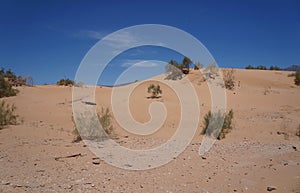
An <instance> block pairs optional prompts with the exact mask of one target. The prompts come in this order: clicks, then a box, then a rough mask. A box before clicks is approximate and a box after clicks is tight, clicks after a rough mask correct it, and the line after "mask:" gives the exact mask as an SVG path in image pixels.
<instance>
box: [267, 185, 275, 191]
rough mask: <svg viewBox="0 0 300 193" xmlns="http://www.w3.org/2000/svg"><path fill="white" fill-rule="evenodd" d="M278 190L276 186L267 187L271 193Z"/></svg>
mask: <svg viewBox="0 0 300 193" xmlns="http://www.w3.org/2000/svg"><path fill="white" fill-rule="evenodd" d="M276 189H277V188H276V187H275V186H268V187H267V190H268V191H269V192H271V191H273V190H276Z"/></svg>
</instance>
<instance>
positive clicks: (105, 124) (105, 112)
mask: <svg viewBox="0 0 300 193" xmlns="http://www.w3.org/2000/svg"><path fill="white" fill-rule="evenodd" d="M97 116H98V120H97V119H95V120H92V121H91V122H90V124H92V125H91V127H92V128H95V127H97V126H98V124H94V123H95V122H96V121H99V122H100V124H101V126H102V128H103V130H104V131H105V132H106V134H108V135H109V136H113V135H114V127H113V126H112V123H111V122H112V120H111V119H112V115H111V112H110V110H109V108H103V107H102V108H101V112H100V113H98V114H97ZM72 120H73V123H74V125H75V129H74V131H73V134H74V135H75V137H74V139H73V141H72V142H73V143H76V142H79V141H81V140H82V139H89V140H95V139H97V138H101V137H103V135H102V132H100V133H99V132H97V133H94V131H91V130H88V131H81V132H79V131H78V128H77V127H76V123H75V121H74V117H72ZM77 121H78V124H81V123H80V122H81V121H82V119H77ZM89 132H91V133H89ZM80 134H81V135H83V136H81V135H80Z"/></svg>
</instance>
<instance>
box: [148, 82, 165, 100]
mask: <svg viewBox="0 0 300 193" xmlns="http://www.w3.org/2000/svg"><path fill="white" fill-rule="evenodd" d="M148 93H151V98H157V96H158V95H159V94H162V90H161V89H160V86H159V85H156V86H155V85H154V84H150V86H149V87H148Z"/></svg>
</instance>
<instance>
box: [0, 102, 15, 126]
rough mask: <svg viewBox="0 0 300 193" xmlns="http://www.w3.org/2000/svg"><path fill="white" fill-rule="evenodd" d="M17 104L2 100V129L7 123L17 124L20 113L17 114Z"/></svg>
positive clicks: (0, 106)
mask: <svg viewBox="0 0 300 193" xmlns="http://www.w3.org/2000/svg"><path fill="white" fill-rule="evenodd" d="M15 110H16V106H15V105H14V104H13V105H9V104H7V103H6V102H5V101H1V102H0V129H2V128H3V127H4V126H6V125H16V124H17V119H18V117H19V116H18V115H16V114H15Z"/></svg>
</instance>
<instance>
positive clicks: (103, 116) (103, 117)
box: [98, 107, 114, 135]
mask: <svg viewBox="0 0 300 193" xmlns="http://www.w3.org/2000/svg"><path fill="white" fill-rule="evenodd" d="M98 117H99V121H100V123H101V125H102V127H103V129H104V131H105V132H106V133H107V134H108V135H111V134H113V133H114V128H113V126H112V125H111V119H112V115H111V113H110V110H109V108H106V109H105V108H103V107H102V108H101V113H100V115H98Z"/></svg>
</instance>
